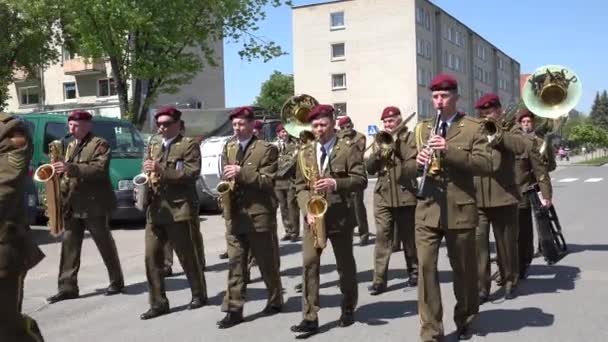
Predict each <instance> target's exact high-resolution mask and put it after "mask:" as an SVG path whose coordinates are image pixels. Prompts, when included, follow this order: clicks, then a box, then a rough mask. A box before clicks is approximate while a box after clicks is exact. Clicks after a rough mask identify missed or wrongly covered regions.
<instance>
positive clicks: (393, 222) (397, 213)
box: [366, 106, 418, 296]
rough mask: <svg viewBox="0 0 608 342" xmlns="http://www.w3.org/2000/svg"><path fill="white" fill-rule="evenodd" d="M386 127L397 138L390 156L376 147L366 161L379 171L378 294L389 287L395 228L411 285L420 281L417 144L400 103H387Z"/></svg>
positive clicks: (373, 170) (376, 194) (376, 199)
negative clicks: (416, 216) (416, 222)
mask: <svg viewBox="0 0 608 342" xmlns="http://www.w3.org/2000/svg"><path fill="white" fill-rule="evenodd" d="M380 119H381V120H382V123H383V125H384V130H385V131H386V132H387V133H389V134H391V135H392V136H393V137H395V138H394V142H393V144H391V146H390V148H391V149H392V150H391V151H390V156H387V155H380V153H385V152H383V151H382V150H377V151H374V153H372V154H371V155H370V157H369V159H367V161H366V167H367V172H368V173H370V174H375V173H377V174H378V180H377V182H376V189H375V190H374V215H375V219H376V245H375V248H374V260H375V263H374V279H373V283H372V285H371V286H370V288H369V291H370V294H371V295H373V296H375V295H379V294H381V293H383V292H385V291H386V284H387V272H388V263H389V260H390V256H391V253H392V252H393V239H394V236H395V234H394V231H395V230H397V234H398V235H397V236H398V239H399V240H400V241H401V242H402V243H403V246H405V248H404V256H405V262H406V264H407V271H408V275H409V279H408V282H407V284H408V285H409V286H416V285H417V284H418V257H417V256H416V243H415V237H414V214H415V210H416V190H415V180H416V170H417V167H416V145H415V140H414V136H413V134H411V132H408V130H407V126H406V125H405V124H402V123H403V119H402V117H401V111H400V110H399V108H397V107H393V106H390V107H386V108H384V110H383V111H382V115H381V117H380Z"/></svg>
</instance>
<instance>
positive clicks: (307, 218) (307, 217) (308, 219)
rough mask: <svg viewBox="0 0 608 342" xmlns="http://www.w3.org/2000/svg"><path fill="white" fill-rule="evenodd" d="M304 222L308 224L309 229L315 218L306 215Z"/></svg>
mask: <svg viewBox="0 0 608 342" xmlns="http://www.w3.org/2000/svg"><path fill="white" fill-rule="evenodd" d="M306 222H307V223H308V226H309V227H310V226H312V225H313V224H315V217H314V216H312V215H311V214H306Z"/></svg>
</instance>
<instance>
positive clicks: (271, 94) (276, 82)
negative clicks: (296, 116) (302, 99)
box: [254, 70, 294, 113]
mask: <svg viewBox="0 0 608 342" xmlns="http://www.w3.org/2000/svg"><path fill="white" fill-rule="evenodd" d="M293 94H294V86H293V75H287V74H283V73H281V72H279V71H276V70H275V71H274V72H273V73H272V75H270V78H269V79H268V80H266V81H264V83H262V88H261V89H260V95H259V96H258V97H256V99H255V102H254V105H256V106H259V107H263V108H265V109H267V110H269V111H271V112H273V113H279V112H280V111H281V108H282V107H283V104H284V103H285V101H287V99H288V98H290V97H291V96H293Z"/></svg>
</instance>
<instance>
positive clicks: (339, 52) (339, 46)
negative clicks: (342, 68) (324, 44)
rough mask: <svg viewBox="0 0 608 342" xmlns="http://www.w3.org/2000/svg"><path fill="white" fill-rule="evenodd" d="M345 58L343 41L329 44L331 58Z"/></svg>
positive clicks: (336, 59) (338, 59) (334, 59)
mask: <svg viewBox="0 0 608 342" xmlns="http://www.w3.org/2000/svg"><path fill="white" fill-rule="evenodd" d="M345 59H346V52H345V49H344V43H336V44H331V60H332V61H343V60H345Z"/></svg>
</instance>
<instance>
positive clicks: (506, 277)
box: [475, 93, 527, 304]
mask: <svg viewBox="0 0 608 342" xmlns="http://www.w3.org/2000/svg"><path fill="white" fill-rule="evenodd" d="M475 108H476V109H477V110H478V111H479V117H480V118H484V120H485V121H484V124H486V125H487V126H486V127H488V128H489V129H490V131H486V134H487V135H488V136H489V139H492V144H493V148H492V149H490V153H491V154H492V156H493V157H495V158H492V159H491V162H494V160H497V162H498V163H499V165H500V168H499V169H498V171H496V172H493V173H492V174H490V175H486V176H476V177H475V189H476V191H477V207H478V213H479V224H478V226H477V232H476V237H475V239H476V241H477V268H478V272H479V303H480V304H483V303H485V302H486V301H487V300H488V295H489V293H490V289H491V284H492V282H491V280H490V274H491V272H490V225H492V228H493V231H494V240H495V241H496V252H497V254H498V259H497V260H498V267H499V271H500V274H501V278H502V279H503V283H502V285H503V286H504V289H505V293H504V297H505V299H512V298H513V297H514V291H515V288H516V286H517V282H518V280H519V256H518V247H517V237H518V233H519V227H518V219H517V214H518V209H517V204H518V203H519V201H520V200H521V194H520V191H519V187H518V186H517V184H516V182H515V160H516V156H517V155H519V154H522V153H523V152H524V151H525V150H526V148H527V144H526V142H525V138H524V137H523V136H522V135H521V134H518V133H514V132H511V131H510V130H511V128H512V127H510V126H512V124H513V123H514V121H515V120H513V121H511V122H507V121H505V118H504V117H503V110H502V106H501V103H500V99H499V98H498V96H497V95H496V94H493V93H489V94H486V95H484V96H482V97H481V98H479V100H478V101H477V103H476V104H475ZM510 119H511V118H509V120H510Z"/></svg>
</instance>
